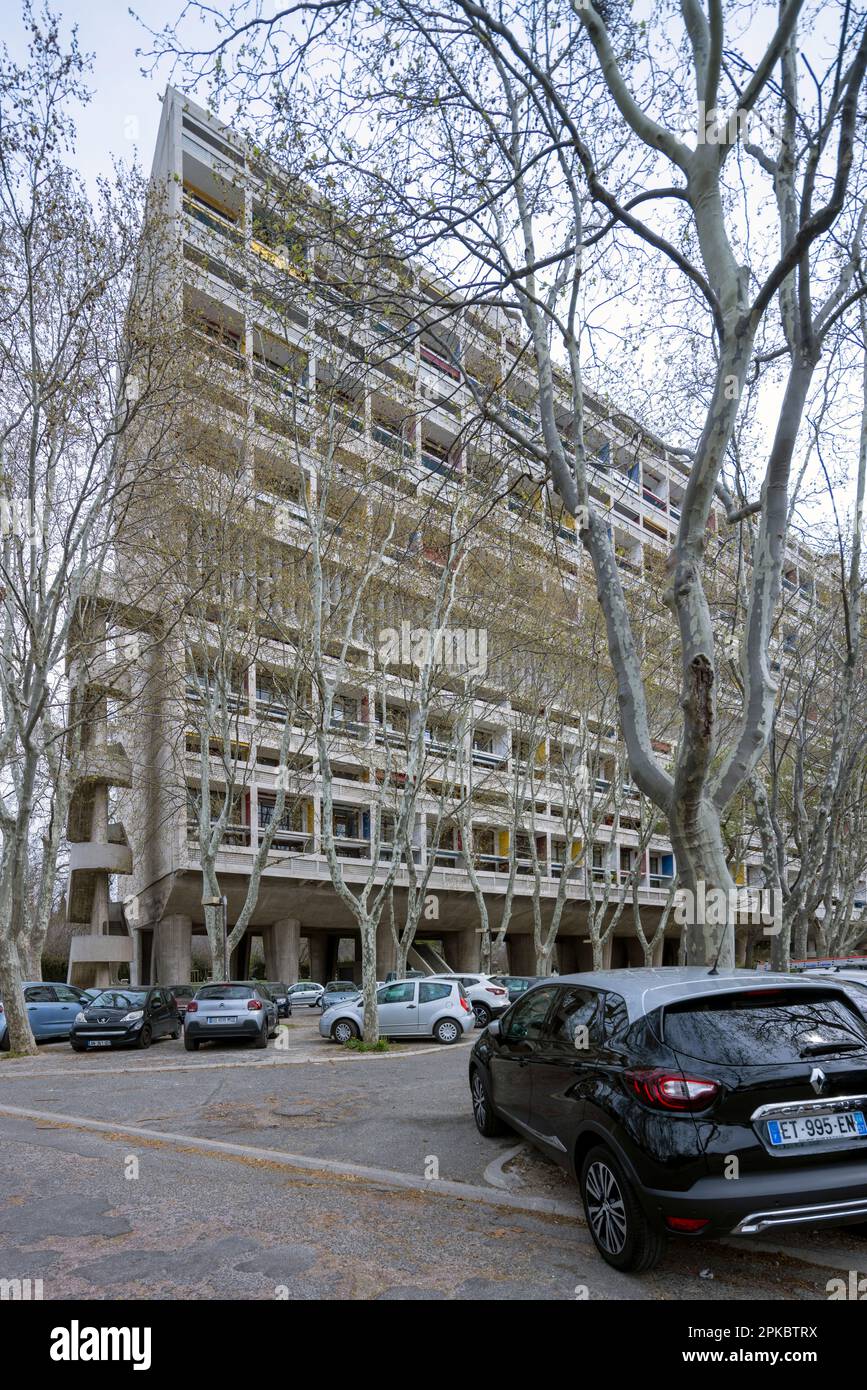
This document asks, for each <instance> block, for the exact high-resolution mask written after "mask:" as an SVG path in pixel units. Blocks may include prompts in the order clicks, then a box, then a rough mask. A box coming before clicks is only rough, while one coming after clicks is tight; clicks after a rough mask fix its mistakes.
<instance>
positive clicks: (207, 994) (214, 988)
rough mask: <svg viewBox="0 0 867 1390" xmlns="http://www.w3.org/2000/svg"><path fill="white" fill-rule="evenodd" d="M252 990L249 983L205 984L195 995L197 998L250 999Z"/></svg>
mask: <svg viewBox="0 0 867 1390" xmlns="http://www.w3.org/2000/svg"><path fill="white" fill-rule="evenodd" d="M252 994H253V991H252V989H251V988H250V986H249V985H205V987H204V988H203V989H200V990H199V992H198V994H197V995H196V998H197V999H250V998H251V997H252Z"/></svg>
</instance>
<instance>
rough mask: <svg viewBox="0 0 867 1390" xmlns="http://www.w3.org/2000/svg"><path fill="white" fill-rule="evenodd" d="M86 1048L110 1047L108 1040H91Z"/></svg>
mask: <svg viewBox="0 0 867 1390" xmlns="http://www.w3.org/2000/svg"><path fill="white" fill-rule="evenodd" d="M87 1045H88V1047H111V1043H110V1042H109V1040H108V1038H91V1040H90V1042H89V1043H88V1044H87Z"/></svg>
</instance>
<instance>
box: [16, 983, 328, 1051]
mask: <svg viewBox="0 0 867 1390" xmlns="http://www.w3.org/2000/svg"><path fill="white" fill-rule="evenodd" d="M22 988H23V993H24V1002H25V1005H26V1007H27V1013H28V1018H29V1020H30V1027H31V1030H32V1032H33V1036H34V1038H35V1039H36V1041H37V1042H65V1041H69V1042H70V1044H71V1046H72V1049H73V1051H75V1052H85V1051H89V1050H91V1049H94V1048H104V1047H139V1048H146V1047H149V1046H150V1044H151V1043H152V1042H155V1041H157V1040H158V1039H160V1038H163V1037H170V1038H175V1039H177V1038H179V1037H180V1036H181V1033H182V1032H183V1035H184V1043H185V1046H186V1047H187V1049H188V1050H189V1051H194V1050H195V1049H196V1048H197V1047H198V1046H199V1043H200V1042H203V1041H206V1040H207V1039H208V1038H212V1037H223V1038H228V1037H248V1038H250V1039H251V1040H252V1041H253V1042H254V1043H255V1044H256V1046H259V1047H265V1046H267V1042H268V1037H269V1036H271V1037H273V1036H274V1034H275V1031H276V1028H277V1023H278V1020H279V1019H280V1018H291V1016H292V1004H293V1002H295V1003H299V1004H300V1003H304V1004H307V1005H309V1006H310V1007H311V1008H315V1007H316V1005H317V1004H318V1002H319V999H320V998H321V997H322V994H323V987H322V985H319V984H315V983H313V982H312V981H310V980H302V981H299V982H298V983H297V984H294V985H286V984H284V983H283V982H282V981H279V980H271V981H267V982H265V981H256V980H251V981H242V982H231V983H230V984H228V985H213V984H212V985H196V984H178V985H168V986H162V985H143V986H140V987H139V986H130V985H117V986H112V987H111V988H110V989H101V988H94V987H92V988H88V989H80V988H78V986H76V985H67V984H64V983H61V982H59V981H56V980H46V981H41V980H40V981H35V980H27V981H25V982H24V984H23V986H22ZM221 991H229V993H228V994H223V993H221ZM263 1038H264V1041H263ZM8 1049H9V1033H8V1027H7V1019H6V1013H5V1010H4V1008H3V1005H2V1003H0V1050H3V1051H8Z"/></svg>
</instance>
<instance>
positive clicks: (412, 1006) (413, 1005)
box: [406, 1004, 415, 1009]
mask: <svg viewBox="0 0 867 1390" xmlns="http://www.w3.org/2000/svg"><path fill="white" fill-rule="evenodd" d="M406 1007H407V1008H408V1009H414V1008H415V1004H407V1006H406Z"/></svg>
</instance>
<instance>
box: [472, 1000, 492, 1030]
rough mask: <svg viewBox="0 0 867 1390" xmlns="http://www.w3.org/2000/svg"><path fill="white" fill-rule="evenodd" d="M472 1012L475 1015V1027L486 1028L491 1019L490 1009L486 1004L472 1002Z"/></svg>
mask: <svg viewBox="0 0 867 1390" xmlns="http://www.w3.org/2000/svg"><path fill="white" fill-rule="evenodd" d="M473 1013H474V1014H475V1016H476V1027H477V1028H487V1026H488V1024H489V1023H490V1021H491V1011H490V1009H489V1008H488V1006H487V1004H474V1005H473Z"/></svg>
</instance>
